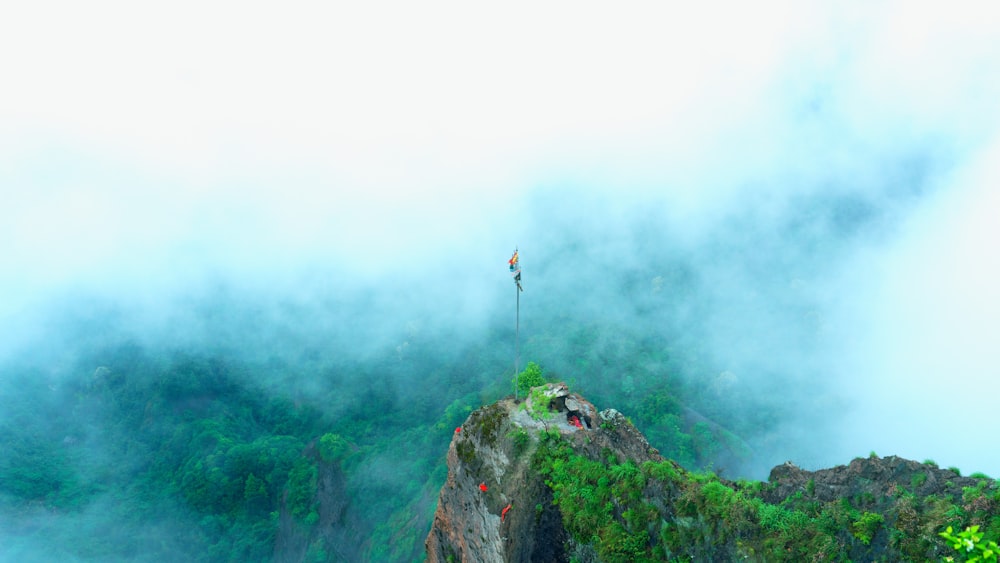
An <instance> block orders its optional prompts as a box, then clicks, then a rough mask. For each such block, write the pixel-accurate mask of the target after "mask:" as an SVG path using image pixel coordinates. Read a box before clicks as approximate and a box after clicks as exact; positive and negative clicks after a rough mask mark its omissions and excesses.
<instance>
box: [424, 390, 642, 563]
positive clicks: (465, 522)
mask: <svg viewBox="0 0 1000 563" xmlns="http://www.w3.org/2000/svg"><path fill="white" fill-rule="evenodd" d="M543 432H551V433H558V434H559V435H560V436H561V437H562V438H563V439H565V440H567V441H570V442H571V443H573V444H575V446H576V447H578V448H580V450H581V451H587V452H590V453H592V454H594V455H596V456H599V455H600V452H601V450H602V449H608V450H609V451H611V452H614V454H615V455H618V456H622V457H627V458H629V459H635V460H640V461H647V460H654V459H655V460H660V459H661V458H660V457H659V454H658V453H657V452H656V450H654V449H653V448H652V447H651V446H650V445H649V443H648V442H646V439H645V438H644V437H643V436H642V434H640V433H639V432H638V431H637V430H636V429H635V428H634V427H633V426H632V425H631V424H628V423H626V422H625V420H624V417H623V416H622V415H621V414H620V413H618V412H617V411H614V410H606V411H602V412H600V413H599V412H598V411H597V409H596V408H595V407H594V405H592V404H591V403H590V402H588V401H587V400H585V399H583V398H582V397H580V396H579V395H576V394H574V393H570V392H569V391H568V389H567V388H566V386H565V385H563V384H558V385H549V386H546V387H544V388H536V391H535V392H534V393H533V394H532V396H530V397H528V398H527V399H526V400H525V401H524V402H522V403H516V402H515V401H513V400H510V399H507V400H503V401H500V402H498V403H495V404H493V405H490V406H488V407H484V408H482V409H479V410H477V411H475V412H474V413H472V415H470V416H469V418H468V420H466V421H465V424H463V425H462V426H461V427H460V428H458V429H456V431H455V436H454V438H453V439H452V441H451V445H450V446H449V448H448V480H447V482H445V484H444V487H442V488H441V495H440V497H439V499H438V508H437V512H436V513H435V515H434V524H433V527H432V529H431V532H430V534H429V535H428V536H427V541H426V547H427V560H428V561H431V562H438V561H441V562H445V561H545V562H555V561H569V559H570V556H571V555H574V554H577V555H579V553H585V552H587V551H588V548H587V546H584V545H578V543H577V542H575V541H574V540H573V538H572V536H571V534H570V533H569V532H568V531H567V530H566V528H565V526H564V525H563V522H562V516H561V514H560V512H559V509H558V508H557V507H555V506H553V492H552V490H551V489H550V487H548V486H547V485H546V484H545V480H544V479H543V477H542V475H541V474H539V472H538V471H537V468H533V467H532V463H531V460H532V454H533V453H534V451H535V450H536V448H537V441H538V440H537V437H538V435H539V434H540V433H543ZM589 551H591V552H592V551H593V550H592V549H589Z"/></svg>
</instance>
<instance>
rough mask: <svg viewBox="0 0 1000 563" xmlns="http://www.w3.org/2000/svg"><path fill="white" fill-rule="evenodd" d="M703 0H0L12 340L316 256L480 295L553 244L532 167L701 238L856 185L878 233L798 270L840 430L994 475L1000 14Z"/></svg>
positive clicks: (617, 208)
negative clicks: (80, 309) (481, 284)
mask: <svg viewBox="0 0 1000 563" xmlns="http://www.w3.org/2000/svg"><path fill="white" fill-rule="evenodd" d="M362 4H363V5H362ZM690 4H691V3H673V4H670V3H632V4H629V5H627V6H623V5H621V4H620V3H616V4H610V3H598V2H545V3H538V2H530V3H529V2H513V3H511V2H505V3H503V4H502V5H495V6H488V7H487V6H482V5H478V6H477V5H472V4H470V3H468V2H444V3H442V2H421V3H383V2H378V3H357V2H352V3H346V2H345V3H333V4H331V3H319V2H316V3H306V2H292V3H289V2H286V3H281V4H280V5H279V4H277V3H268V4H265V3H257V2H185V1H178V2H169V3H160V4H159V5H158V6H156V7H152V6H150V5H149V4H148V3H135V2H101V1H99V2H87V3H71V2H21V3H18V5H16V6H11V7H5V8H3V9H2V12H0V72H2V76H3V82H4V87H3V91H2V92H0V264H3V270H2V271H3V275H2V276H0V292H2V296H3V297H2V298H0V339H7V340H10V339H12V338H15V337H16V336H18V335H20V334H22V333H23V326H24V323H25V322H26V319H29V318H30V317H31V315H32V314H33V313H32V311H34V310H35V308H36V307H38V306H42V305H44V304H46V303H47V302H48V300H49V299H51V298H52V297H53V296H55V295H60V294H61V293H62V292H65V291H71V290H72V291H76V290H82V291H92V292H97V293H107V294H113V295H117V296H119V297H122V298H126V297H128V298H131V297H133V296H141V298H143V299H152V300H155V299H157V298H158V297H157V296H159V295H164V294H170V293H172V292H177V291H184V290H186V289H189V288H190V287H194V286H197V285H198V284H199V283H201V282H203V281H205V280H208V279H214V278H216V277H223V278H226V279H229V280H239V283H244V284H249V285H257V286H259V287H261V288H267V287H268V286H269V285H271V284H273V285H274V286H275V287H281V288H283V289H282V290H287V286H286V285H284V284H286V282H287V280H288V279H291V278H294V276H295V275H297V274H298V273H300V272H307V271H309V269H310V268H318V269H319V270H322V271H324V272H328V271H331V270H333V271H337V272H340V273H343V274H344V275H345V276H350V277H351V278H352V279H355V280H359V281H365V280H369V281H371V283H380V282H381V281H384V280H405V279H411V278H417V277H420V276H424V277H431V276H439V277H440V278H441V279H442V281H441V283H443V284H446V285H447V284H448V283H449V281H448V280H460V281H461V284H460V287H461V291H466V292H470V293H469V297H468V299H469V301H470V302H472V301H474V300H475V299H476V296H477V295H479V294H478V293H476V291H475V290H474V289H470V287H474V286H475V284H474V283H472V282H470V281H469V280H475V279H479V278H482V279H486V278H489V279H491V280H492V277H493V276H498V277H500V281H499V282H497V283H509V280H507V279H504V278H503V276H504V275H505V274H504V272H503V269H504V265H505V264H504V262H505V260H506V258H507V256H508V255H509V252H510V250H512V247H513V245H515V244H520V245H521V247H522V249H523V255H524V257H525V262H526V264H530V260H531V257H532V254H534V255H535V256H536V257H538V256H543V255H544V254H545V253H546V252H548V251H549V250H547V249H546V248H544V247H543V245H544V243H545V240H543V237H538V239H537V240H534V241H533V240H526V239H525V237H526V236H527V234H528V233H536V234H537V233H544V232H545V225H544V224H539V223H537V217H536V224H535V225H533V226H532V228H530V229H529V228H527V227H525V226H524V225H523V224H522V221H524V220H525V217H529V216H531V214H532V212H533V211H537V210H532V209H530V208H529V207H528V206H529V205H530V204H531V202H532V201H537V200H536V199H535V198H536V196H537V194H538V193H560V194H563V196H561V197H562V199H561V200H559V202H558V205H559V206H560V207H563V206H565V207H566V208H570V209H572V208H573V207H574V206H575V205H583V203H582V202H583V201H588V202H604V205H605V207H604V208H601V209H597V210H594V209H591V210H588V211H587V212H586V213H584V214H583V215H582V216H583V217H584V218H586V219H587V220H589V221H592V222H593V223H594V224H599V225H602V228H604V229H613V228H615V226H616V225H617V223H615V222H616V221H620V222H621V224H622V228H625V226H627V222H628V221H629V220H630V217H632V216H631V215H629V213H628V212H627V211H626V210H628V209H634V208H636V207H639V208H643V207H645V208H655V209H658V210H660V212H661V213H662V215H660V216H659V217H660V219H661V220H662V226H663V228H664V229H667V230H669V231H670V232H671V233H673V236H674V237H675V238H676V240H678V241H683V242H684V243H685V244H690V245H691V248H695V247H698V244H699V241H704V240H707V239H711V238H712V237H714V236H717V234H718V233H720V232H729V233H733V232H734V231H735V232H736V234H738V232H739V230H740V229H747V228H753V229H764V230H766V229H768V226H769V225H772V224H777V223H780V222H781V221H783V220H787V219H788V214H789V213H794V212H796V210H797V209H799V207H798V206H797V204H796V203H795V202H798V201H801V200H802V199H808V198H823V197H825V196H826V194H835V195H837V196H838V197H840V196H843V195H844V194H853V195H855V196H858V197H861V198H863V199H865V201H867V202H868V203H869V204H870V205H872V206H873V208H874V209H875V210H876V211H875V212H876V213H881V214H883V215H885V216H886V217H887V219H885V221H883V223H884V225H885V227H884V228H880V229H877V230H874V231H872V232H870V233H868V234H866V235H865V236H857V237H854V238H850V239H846V240H844V241H840V242H838V244H839V245H840V246H841V247H842V248H843V250H841V251H840V252H838V253H837V254H836V258H835V260H836V262H835V263H832V264H827V265H825V266H824V268H823V271H824V272H828V273H829V278H828V279H824V280H822V283H817V282H816V280H812V281H811V282H810V283H812V284H813V285H811V286H810V287H811V289H810V291H815V292H816V293H817V294H818V295H822V299H821V301H822V303H824V304H825V305H824V306H825V308H824V310H823V311H822V312H821V316H822V324H823V326H824V327H827V328H826V329H825V330H827V332H826V333H825V334H826V335H827V340H828V342H829V343H828V345H825V346H826V348H824V350H825V352H826V353H827V354H829V358H831V361H833V358H836V362H837V365H836V368H835V369H834V370H833V371H834V372H835V373H836V374H837V377H838V380H837V384H836V385H837V386H843V389H844V391H843V392H844V393H846V394H847V396H848V397H849V398H851V400H852V404H853V405H854V410H851V411H849V412H845V413H844V414H845V416H844V423H843V425H842V428H843V432H844V435H845V444H846V445H844V446H843V451H839V452H837V453H836V454H837V455H840V456H842V457H843V456H847V459H849V456H853V455H866V454H867V453H868V450H871V449H873V450H876V451H877V452H878V453H879V454H882V455H886V454H890V453H898V454H900V455H905V456H908V457H914V458H919V459H923V458H926V457H934V458H935V459H936V460H937V461H938V462H939V463H941V464H942V465H958V466H960V467H961V468H962V469H963V470H968V471H975V470H982V471H986V472H989V473H991V474H993V475H1000V451H998V450H996V448H995V447H992V446H991V445H990V443H989V440H988V437H990V436H992V435H994V434H995V433H996V430H997V424H998V423H997V419H996V416H995V414H994V413H995V411H996V405H997V400H998V397H1000V368H998V367H997V363H996V360H995V358H994V355H995V352H994V350H995V348H996V346H997V343H998V342H1000V326H998V325H1000V289H998V288H1000V255H998V251H997V241H998V240H1000V236H998V230H1000V229H998V227H997V226H996V225H997V219H996V218H997V217H1000V195H998V192H997V182H998V180H1000V122H998V118H1000V109H998V108H1000V104H998V103H997V100H1000V42H998V41H997V40H996V39H997V37H998V36H1000V9H998V8H997V7H996V6H995V5H994V4H993V3H990V2H957V3H950V4H947V5H945V4H942V3H940V2H938V3H930V2H926V3H925V2H854V3H843V2H829V3H825V2H791V1H789V2H753V3H742V4H741V5H740V6H735V4H737V3H723V2H708V3H704V2H703V3H698V6H697V7H692V6H691V5H690ZM897 186H898V189H897ZM552 190H554V192H553V191H552ZM745 207H753V208H754V209H757V211H756V212H755V215H754V217H755V218H756V221H758V222H757V223H755V224H754V225H751V226H750V227H748V226H747V225H745V224H740V223H732V222H731V221H732V217H733V213H734V210H737V209H740V208H745ZM772 220H773V222H772ZM801 220H802V221H803V222H806V223H807V224H808V220H809V219H808V217H803V218H802V219H801ZM576 227H577V228H581V229H587V228H589V227H588V226H587V225H586V224H583V225H576ZM868 235H871V236H868ZM775 236H777V235H775ZM789 243H790V244H792V245H793V247H794V243H795V241H789ZM771 250H772V251H774V252H776V253H779V254H780V253H781V252H782V250H781V249H780V248H777V249H771ZM795 251H796V252H798V253H800V254H802V255H803V256H808V252H806V251H805V250H803V249H802V248H798V247H795ZM825 257H826V255H825V254H822V253H820V254H818V255H816V256H815V257H814V259H815V260H817V261H820V260H825V259H826V258H825ZM708 258H709V257H705V262H706V263H708V262H710V260H708ZM642 259H643V256H642V255H641V254H637V255H636V256H635V257H627V258H626V257H623V260H640V261H641V260H642ZM831 259H832V258H831ZM797 263H802V262H801V261H799V262H797ZM526 267H527V266H526ZM441 273H444V274H445V275H440V274H441ZM800 276H801V274H800V273H798V272H791V271H789V272H787V273H785V272H781V273H780V275H776V277H777V278H782V279H784V281H785V282H787V283H788V284H791V286H795V287H798V285H795V284H797V283H798V282H796V280H797V279H798V278H799V277H800ZM490 283H493V282H492V281H491V282H490ZM525 283H526V285H528V286H529V287H530V284H532V283H534V282H532V281H531V280H530V277H529V276H528V275H527V273H526V280H525ZM732 301H733V302H734V303H736V304H737V305H738V303H737V302H738V301H739V297H738V296H737V295H734V296H733V297H732ZM730 310H731V309H730ZM714 314H715V316H716V317H718V318H717V319H715V320H714V321H713V322H717V323H719V324H720V326H722V325H724V324H725V322H726V321H725V319H726V318H727V317H726V314H725V312H724V311H721V310H720V311H717V312H715V313H714ZM719 319H722V320H719ZM0 351H2V350H0ZM771 361H775V362H780V359H773V358H772V359H771ZM977 436H978V437H979V438H978V440H979V442H977V438H976V437H977ZM981 442H986V443H987V445H988V446H989V447H987V450H992V451H986V452H983V451H980V450H979V448H978V447H977V444H978V443H981ZM847 459H844V461H845V462H846V461H847Z"/></svg>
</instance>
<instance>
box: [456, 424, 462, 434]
mask: <svg viewBox="0 0 1000 563" xmlns="http://www.w3.org/2000/svg"><path fill="white" fill-rule="evenodd" d="M461 431H462V427H461V426H459V427H457V428H455V434H458V433H459V432H461Z"/></svg>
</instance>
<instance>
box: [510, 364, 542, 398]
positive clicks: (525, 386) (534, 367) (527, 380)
mask: <svg viewBox="0 0 1000 563" xmlns="http://www.w3.org/2000/svg"><path fill="white" fill-rule="evenodd" d="M545 383H546V381H545V376H543V375H542V366H540V365H538V364H536V363H535V362H528V366H527V367H525V368H524V371H522V372H521V373H519V374H518V376H517V390H518V392H519V393H521V394H526V393H527V392H528V391H530V390H531V388H532V387H538V386H539V385H545Z"/></svg>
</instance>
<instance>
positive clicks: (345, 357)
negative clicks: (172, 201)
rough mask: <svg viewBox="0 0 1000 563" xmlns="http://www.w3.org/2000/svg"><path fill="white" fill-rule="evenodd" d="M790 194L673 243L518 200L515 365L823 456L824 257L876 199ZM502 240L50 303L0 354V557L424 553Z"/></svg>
mask: <svg viewBox="0 0 1000 563" xmlns="http://www.w3.org/2000/svg"><path fill="white" fill-rule="evenodd" d="M547 197H555V196H547ZM901 201H905V198H903V199H902V200H901ZM538 204H539V208H544V209H548V210H550V211H551V210H554V209H556V207H555V206H554V205H553V204H552V202H551V201H545V200H544V198H543V200H540V201H539V202H538ZM599 204H600V202H595V203H594V204H593V205H594V206H598V205H599ZM797 205H798V209H799V210H800V211H801V213H796V214H789V215H788V216H787V217H788V219H787V221H785V222H782V223H776V224H772V226H771V227H770V228H769V229H768V230H766V231H759V230H758V231H754V232H753V236H749V233H750V231H749V230H746V229H740V228H733V229H727V230H724V231H722V232H720V233H714V234H712V236H706V237H704V238H702V239H700V240H696V241H694V242H691V241H687V242H686V243H684V244H681V242H680V241H679V240H678V239H677V238H676V237H675V236H674V235H672V234H671V233H670V232H669V229H665V228H663V227H662V226H661V225H660V219H661V217H662V216H660V215H657V214H655V213H651V212H649V211H648V210H646V211H641V210H639V211H636V210H631V211H630V212H629V213H630V215H629V217H630V218H631V222H630V223H629V228H628V229H624V230H615V229H616V226H615V225H611V224H609V225H607V226H606V227H601V226H600V225H595V227H594V228H591V229H587V230H584V231H574V229H573V228H572V225H574V224H579V223H580V222H581V221H582V220H583V219H584V218H585V217H586V215H581V213H584V212H583V211H581V210H580V209H579V208H577V209H567V210H562V211H560V212H558V213H557V212H554V211H552V212H550V213H549V214H547V215H545V216H544V217H541V216H539V217H537V218H536V219H537V220H535V221H534V222H533V224H534V225H536V227H535V228H537V229H538V232H537V233H536V234H537V235H538V239H539V240H540V244H544V246H543V247H542V248H544V249H545V250H544V251H543V252H539V253H536V254H532V253H531V252H530V251H523V252H522V256H523V258H522V261H523V267H524V268H525V279H524V285H525V291H524V293H523V294H522V296H521V298H520V300H519V303H520V311H519V315H517V316H518V317H519V318H520V343H519V351H520V359H519V363H520V366H519V367H520V368H524V367H525V366H526V365H528V364H527V362H528V361H534V362H537V365H539V366H541V369H542V370H543V373H544V378H545V379H547V380H549V381H557V380H558V381H565V382H567V383H568V384H569V385H570V387H571V388H573V389H574V390H575V391H577V392H580V393H583V394H585V395H586V396H587V397H588V398H589V399H590V400H591V401H593V402H594V403H595V404H596V405H598V406H599V407H600V408H607V407H613V408H616V409H618V410H620V411H621V412H623V413H624V414H625V415H626V416H628V417H629V418H630V420H631V421H632V422H633V423H634V424H635V425H636V427H637V428H639V429H640V430H641V431H642V432H643V433H644V434H645V435H646V436H647V437H648V438H649V440H650V442H651V443H652V444H653V445H654V446H655V447H656V448H658V449H659V450H660V451H661V452H662V453H663V455H664V456H666V457H668V458H671V459H674V460H676V461H678V462H679V463H680V464H682V465H683V466H685V467H687V468H690V469H711V470H712V471H713V472H714V474H717V475H721V476H725V477H728V478H732V479H736V478H754V479H760V478H764V477H766V472H767V471H768V470H769V469H770V468H771V467H772V466H774V465H776V464H778V463H781V462H783V461H784V460H786V459H791V458H794V459H795V460H796V461H797V462H798V463H800V464H804V465H805V466H812V467H816V466H818V465H819V464H824V463H825V464H830V465H832V463H830V460H829V459H828V457H827V458H824V457H823V456H824V455H825V456H830V455H832V453H833V451H832V448H831V445H832V444H831V443H829V442H823V441H821V440H816V439H814V438H815V437H816V436H824V437H829V435H830V434H828V433H825V432H826V430H828V429H829V427H830V426H831V425H834V424H836V423H837V421H838V418H837V417H835V416H830V415H831V413H836V412H839V411H840V410H841V409H843V408H844V406H845V400H846V399H845V396H844V395H842V394H839V393H838V392H837V391H836V389H834V388H833V387H832V385H831V378H830V377H829V375H830V374H832V373H834V372H835V370H834V369H833V362H831V359H832V358H831V353H833V352H836V351H837V347H836V346H830V344H829V341H830V340H831V334H837V332H836V331H837V330H838V329H837V328H836V327H833V328H831V321H830V320H829V319H828V318H827V317H826V315H828V313H829V311H830V302H831V300H832V299H833V297H832V294H831V293H830V292H829V291H827V290H828V283H827V282H826V281H824V279H825V278H826V277H829V276H831V275H832V274H833V273H835V270H834V269H833V266H830V264H834V265H836V264H840V265H841V266H842V264H843V261H844V260H847V258H846V257H847V255H848V253H849V248H850V245H851V244H852V240H853V239H855V238H856V237H861V236H865V237H869V238H871V237H875V238H877V237H878V236H880V235H879V233H882V232H883V231H884V230H885V228H886V224H887V221H888V220H889V217H890V216H891V209H890V208H884V207H878V206H877V205H876V204H875V203H874V202H873V201H869V200H866V199H864V198H862V197H860V196H858V197H843V198H837V199H833V200H831V199H830V198H828V197H826V196H824V197H821V198H817V199H808V200H805V199H804V200H802V201H799V202H797ZM760 212H761V211H760V210H759V209H757V208H754V207H752V206H748V207H747V208H745V209H744V210H742V211H740V212H739V213H737V214H735V215H734V216H733V218H732V224H733V225H734V226H735V227H739V226H740V225H751V224H753V223H754V222H755V221H757V219H758V214H759V213H760ZM587 213H589V211H587ZM804 215H808V217H809V221H808V222H803V221H802V217H803V216H804ZM542 219H544V221H543V220H542ZM553 229H555V230H556V231H558V232H559V233H562V234H561V235H560V236H558V237H556V236H553V235H546V234H545V233H550V232H552V231H553ZM574 232H576V233H577V234H576V236H567V233H574ZM789 239H793V240H795V241H796V242H795V244H793V245H789V244H788V242H787V241H788V240H789ZM817 253H818V254H817ZM505 259H506V257H505V256H499V257H498V258H497V261H496V262H497V271H496V274H497V275H496V279H495V280H492V281H489V282H487V281H483V280H480V279H469V278H468V275H467V274H462V273H461V272H460V269H459V268H457V267H454V268H452V269H450V270H446V271H437V272H435V276H433V277H431V278H430V279H423V280H413V279H407V280H405V281H402V282H395V283H385V282H378V283H369V281H368V280H364V279H359V280H350V279H345V276H342V275H338V273H337V272H331V271H313V272H309V275H306V276H303V277H302V278H300V279H295V280H294V283H290V282H287V281H286V282H285V283H283V284H282V285H281V286H280V287H277V288H276V287H272V286H269V285H268V284H266V283H263V282H261V283H256V284H254V283H248V282H234V281H232V280H231V279H230V280H228V281H225V280H219V281H217V282H215V283H203V284H202V285H200V286H199V287H200V288H201V289H198V290H196V291H188V292H182V293H180V294H177V295H169V296H163V295H158V294H157V295H153V298H151V299H147V300H145V301H143V300H142V299H136V298H135V297H134V295H132V296H108V295H103V296H100V295H95V294H91V293H87V292H83V291H81V292H78V293H74V294H67V295H64V296H63V297H60V298H58V299H55V300H53V301H51V302H49V303H48V304H47V307H46V308H44V314H39V315H37V316H34V317H32V319H33V320H32V322H27V323H25V325H24V327H23V331H21V334H20V335H19V338H18V339H17V341H16V342H13V343H11V342H8V343H7V345H6V346H5V348H4V350H3V352H4V353H3V355H2V356H0V373H2V379H0V413H2V414H0V427H2V432H0V448H2V450H3V451H4V452H5V455H4V456H3V457H2V459H0V477H2V479H0V531H2V533H3V535H4V536H5V538H6V540H5V542H4V545H3V547H2V550H3V552H2V553H0V556H2V558H4V559H10V560H19V561H31V560H55V559H58V560H64V561H72V560H102V561H107V560H150V561H152V560H155V561H163V560H203V561H251V560H272V559H277V560H281V559H283V558H286V557H288V558H298V557H302V558H305V559H309V560H327V559H335V558H340V559H353V560H375V561H416V560H421V559H422V557H423V540H424V537H425V536H426V535H427V532H428V530H429V528H430V523H431V518H432V514H433V512H434V509H435V502H436V495H437V492H438V490H439V489H440V487H441V485H442V483H443V482H444V479H445V475H446V465H445V459H444V456H445V453H446V451H447V446H448V443H449V441H450V439H451V435H452V433H453V432H454V429H455V427H456V426H457V425H459V424H461V423H462V421H463V420H465V418H466V417H467V416H468V415H469V413H470V412H472V411H473V410H474V409H476V408H478V407H480V406H481V405H484V404H488V403H490V402H493V401H495V400H497V399H499V398H501V397H504V396H507V395H510V394H511V393H512V392H513V390H514V382H513V379H514V371H515V369H514V367H515V366H514V363H515V342H514V340H515V326H514V324H515V318H516V316H515V303H516V301H515V293H514V292H515V291H516V289H515V288H514V286H513V284H512V283H511V281H510V279H509V278H508V277H507V275H506V271H505V270H506V268H505V264H504V260H505ZM838 260H839V262H838ZM470 287H474V288H478V289H476V290H475V291H470V290H469V288H470ZM483 287H485V288H486V289H482V288H483ZM206 288H208V289H206ZM151 303H152V304H151ZM855 453H856V454H861V455H863V454H866V453H867V452H866V451H859V452H855ZM839 461H841V462H843V461H846V460H839ZM319 523H323V524H324V526H322V528H323V529H324V530H325V531H324V532H322V533H320V532H318V531H317V530H318V528H320V526H319V525H318V524H319Z"/></svg>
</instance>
